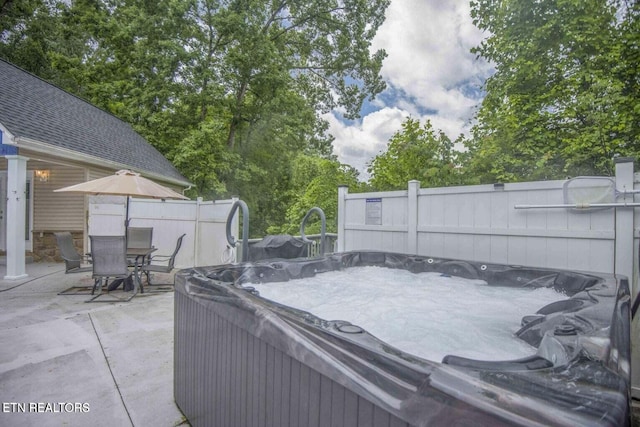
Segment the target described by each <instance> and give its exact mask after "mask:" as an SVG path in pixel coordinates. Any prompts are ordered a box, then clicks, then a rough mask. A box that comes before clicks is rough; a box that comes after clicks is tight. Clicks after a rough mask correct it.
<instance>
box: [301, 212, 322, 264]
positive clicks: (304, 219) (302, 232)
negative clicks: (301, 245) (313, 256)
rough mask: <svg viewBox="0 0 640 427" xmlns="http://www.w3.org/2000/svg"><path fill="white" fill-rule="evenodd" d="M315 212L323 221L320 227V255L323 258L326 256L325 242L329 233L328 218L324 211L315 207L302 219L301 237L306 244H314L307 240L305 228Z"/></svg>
mask: <svg viewBox="0 0 640 427" xmlns="http://www.w3.org/2000/svg"><path fill="white" fill-rule="evenodd" d="M314 212H315V213H317V214H318V215H319V216H320V221H321V226H320V255H321V256H322V255H324V240H325V234H326V232H327V218H326V217H325V215H324V211H323V210H322V209H320V208H319V207H317V206H314V207H312V208H311V209H309V211H308V212H307V214H306V215H305V216H304V218H303V219H302V222H301V223H300V237H301V238H302V241H303V242H305V243H313V242H312V241H311V240H309V239H307V236H306V234H304V227H305V226H306V225H307V220H308V219H309V217H310V216H311V215H312V214H313V213H314Z"/></svg>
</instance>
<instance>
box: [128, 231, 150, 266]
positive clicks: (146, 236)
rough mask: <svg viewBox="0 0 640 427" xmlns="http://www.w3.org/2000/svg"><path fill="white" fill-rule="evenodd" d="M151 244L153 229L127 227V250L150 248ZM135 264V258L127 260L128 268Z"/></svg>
mask: <svg viewBox="0 0 640 427" xmlns="http://www.w3.org/2000/svg"><path fill="white" fill-rule="evenodd" d="M152 242H153V227H127V248H150V247H151V246H152V245H153V243H152ZM135 263H136V260H135V258H127V264H128V265H129V267H133V266H134V265H135Z"/></svg>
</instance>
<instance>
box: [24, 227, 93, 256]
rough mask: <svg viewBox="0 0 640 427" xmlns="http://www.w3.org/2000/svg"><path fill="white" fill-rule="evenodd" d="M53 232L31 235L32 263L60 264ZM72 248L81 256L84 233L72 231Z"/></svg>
mask: <svg viewBox="0 0 640 427" xmlns="http://www.w3.org/2000/svg"><path fill="white" fill-rule="evenodd" d="M53 233H54V231H42V232H35V233H33V253H31V256H33V261H34V262H62V261H63V259H62V258H61V257H60V251H59V250H58V244H57V243H56V236H55V235H54V234H53ZM71 236H72V237H73V246H75V248H76V250H77V251H78V253H79V254H82V241H83V239H84V233H83V232H82V231H72V232H71ZM27 255H29V254H27Z"/></svg>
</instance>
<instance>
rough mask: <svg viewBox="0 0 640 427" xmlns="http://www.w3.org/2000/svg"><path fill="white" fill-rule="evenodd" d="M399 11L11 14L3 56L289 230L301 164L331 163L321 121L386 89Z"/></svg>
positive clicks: (321, 8) (110, 4)
mask: <svg viewBox="0 0 640 427" xmlns="http://www.w3.org/2000/svg"><path fill="white" fill-rule="evenodd" d="M388 4H389V0H304V1H302V0H291V1H284V0H283V1H268V2H265V1H261V0H225V1H219V0H156V1H148V0H23V1H21V2H16V1H8V2H4V3H2V6H1V9H0V23H1V24H2V27H1V28H3V29H4V30H3V32H2V37H1V38H0V56H2V57H4V58H7V59H8V60H10V61H12V62H14V63H16V64H17V65H19V66H22V67H23V68H26V69H27V70H28V71H31V72H34V73H36V74H38V75H40V76H41V77H43V78H46V79H49V80H51V81H52V82H53V83H55V84H57V85H59V86H60V87H62V88H64V89H67V90H69V91H70V92H72V93H74V94H77V95H79V96H81V97H83V98H85V99H87V100H89V101H91V102H92V103H94V104H96V105H98V106H100V107H102V108H104V109H105V110H107V111H109V112H111V113H113V114H115V115H117V116H118V117H120V118H122V119H123V120H125V121H127V122H129V123H131V124H132V126H133V127H134V128H135V129H136V131H138V132H139V133H140V134H141V135H143V136H144V137H145V138H146V139H147V140H148V141H150V142H151V143H152V144H153V145H154V146H155V147H156V148H157V149H158V150H159V151H160V152H162V153H163V154H164V155H165V156H166V157H167V158H168V159H169V160H171V161H172V162H173V163H174V164H175V165H176V166H177V167H178V169H179V170H180V171H181V172H182V173H183V174H184V175H185V176H186V177H187V178H188V179H189V180H190V181H192V182H193V183H194V184H195V187H194V189H192V190H191V191H192V195H201V196H204V197H217V198H220V197H226V196H230V195H238V196H239V197H241V198H242V199H244V200H245V201H246V202H247V203H248V204H249V207H250V209H251V233H252V235H261V234H263V233H265V232H266V230H267V229H268V228H270V227H277V226H281V225H282V224H283V223H285V222H286V215H287V209H288V207H289V206H290V205H291V204H292V203H293V202H294V201H297V199H296V197H297V195H298V194H300V191H301V190H300V189H296V190H295V191H293V190H292V189H291V188H290V185H291V176H292V167H293V166H292V163H293V161H294V159H295V158H296V157H297V156H298V155H300V154H305V155H308V156H316V157H324V158H328V157H329V156H330V154H331V141H332V139H331V137H330V136H328V135H327V134H326V132H327V129H328V125H327V123H326V122H324V121H323V120H321V118H320V115H321V113H323V112H326V111H329V110H332V109H334V108H337V107H340V108H341V109H342V110H343V111H345V115H346V116H348V117H356V116H357V114H358V111H359V110H360V107H361V105H362V102H363V100H364V99H365V98H367V97H369V98H373V97H374V96H375V95H376V94H378V93H379V92H381V91H382V90H383V89H384V87H385V85H384V82H383V81H382V79H381V77H380V68H381V66H382V60H383V58H384V57H385V53H384V51H377V52H375V51H372V50H371V41H372V39H373V37H374V36H375V34H376V31H377V29H378V28H379V26H380V25H381V24H382V22H383V20H384V12H385V10H386V8H387V6H388Z"/></svg>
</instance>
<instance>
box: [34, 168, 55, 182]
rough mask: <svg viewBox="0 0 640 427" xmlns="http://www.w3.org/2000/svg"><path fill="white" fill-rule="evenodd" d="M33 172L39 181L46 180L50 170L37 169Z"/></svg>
mask: <svg viewBox="0 0 640 427" xmlns="http://www.w3.org/2000/svg"><path fill="white" fill-rule="evenodd" d="M34 173H35V175H36V178H38V179H39V180H40V182H48V181H49V176H50V174H51V171H50V170H49V169H37V170H35V171H34Z"/></svg>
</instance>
